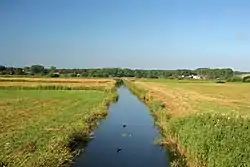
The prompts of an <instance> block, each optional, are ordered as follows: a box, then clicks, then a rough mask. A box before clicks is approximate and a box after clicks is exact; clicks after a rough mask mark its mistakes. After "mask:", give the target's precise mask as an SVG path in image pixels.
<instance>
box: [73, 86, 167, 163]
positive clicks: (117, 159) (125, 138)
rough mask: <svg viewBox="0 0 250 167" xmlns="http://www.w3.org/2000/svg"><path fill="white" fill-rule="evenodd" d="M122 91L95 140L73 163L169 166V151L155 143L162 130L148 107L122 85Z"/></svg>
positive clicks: (101, 124)
mask: <svg viewBox="0 0 250 167" xmlns="http://www.w3.org/2000/svg"><path fill="white" fill-rule="evenodd" d="M118 94H119V100H118V102H117V103H114V104H112V105H111V106H110V107H109V113H108V116H107V117H106V119H104V120H102V121H101V123H100V125H99V128H98V129H96V131H95V138H94V140H92V141H91V142H90V143H89V144H88V146H87V147H86V148H85V150H84V152H83V153H82V154H81V155H80V156H79V157H77V158H76V162H75V163H74V164H73V165H72V166H73V167H168V166H169V162H168V157H167V153H166V151H165V150H164V149H161V148H160V147H159V146H157V145H155V144H154V139H155V138H156V137H157V136H158V135H159V133H158V131H157V129H156V128H155V127H154V120H153V118H152V116H151V115H150V111H149V109H148V107H147V106H146V105H145V104H144V103H142V102H141V101H140V100H139V99H138V98H137V97H136V96H134V95H133V94H132V93H131V92H130V91H129V90H128V89H127V88H126V87H121V88H119V89H118ZM123 125H126V127H123ZM118 150H119V152H117V151H118Z"/></svg>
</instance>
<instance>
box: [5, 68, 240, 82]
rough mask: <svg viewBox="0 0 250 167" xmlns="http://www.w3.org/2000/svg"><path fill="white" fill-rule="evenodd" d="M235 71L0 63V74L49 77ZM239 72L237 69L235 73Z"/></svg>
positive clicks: (210, 75)
mask: <svg viewBox="0 0 250 167" xmlns="http://www.w3.org/2000/svg"><path fill="white" fill-rule="evenodd" d="M235 73H236V72H234V71H233V70H232V69H230V68H224V69H211V68H198V69H195V70H190V69H177V70H145V69H144V70H143V69H128V68H95V69H86V68H85V69H66V68H62V69H59V68H56V67H54V66H51V67H50V68H45V67H44V66H42V65H32V66H30V67H23V68H16V67H5V66H3V65H0V75H31V76H32V75H35V76H50V77H137V78H179V79H181V78H192V77H196V78H197V77H199V79H228V78H232V77H233V76H234V74H235ZM238 73H239V72H238V71H237V74H238Z"/></svg>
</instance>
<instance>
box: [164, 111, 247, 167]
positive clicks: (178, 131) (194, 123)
mask: <svg viewBox="0 0 250 167" xmlns="http://www.w3.org/2000/svg"><path fill="white" fill-rule="evenodd" d="M249 128H250V120H249V119H244V118H242V117H236V116H233V115H221V114H215V115H211V114H199V115H192V116H188V117H183V118H172V119H170V121H169V122H168V130H167V131H166V133H167V134H166V135H165V136H167V137H169V138H176V139H177V140H178V145H180V146H181V147H182V148H184V149H185V156H186V158H187V160H188V162H189V163H190V164H192V166H206V167H214V166H220V167H232V166H242V167H245V166H250V154H249V153H250V145H249V143H250V130H249ZM190 166H191V165H190Z"/></svg>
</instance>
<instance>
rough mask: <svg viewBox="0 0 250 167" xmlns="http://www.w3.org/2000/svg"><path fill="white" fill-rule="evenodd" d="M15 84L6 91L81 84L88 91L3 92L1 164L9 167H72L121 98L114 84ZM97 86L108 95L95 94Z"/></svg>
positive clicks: (0, 101) (47, 81)
mask: <svg viewBox="0 0 250 167" xmlns="http://www.w3.org/2000/svg"><path fill="white" fill-rule="evenodd" d="M11 79H12V80H11V81H2V82H1V85H4V87H9V88H11V87H15V86H16V85H18V86H19V85H20V86H22V88H24V87H26V88H30V86H31V85H30V84H34V85H35V86H37V85H40V84H54V85H58V84H59V85H60V86H67V87H73V86H75V85H74V84H82V85H86V86H88V87H89V90H73V89H72V90H46V89H42V90H33V89H30V90H29V89H19V88H20V87H19V88H18V89H7V90H5V89H1V90H0V127H1V128H0V151H1V154H0V164H5V165H7V166H8V167H12V166H13V167H22V166H25V167H35V166H48V167H49V166H53V167H54V166H63V165H65V164H68V163H70V162H71V161H72V160H73V158H74V156H75V155H76V153H77V152H78V151H79V148H80V145H83V144H85V143H86V142H87V141H88V140H89V137H90V133H91V131H92V130H93V128H95V127H96V126H97V122H98V120H100V119H101V118H103V117H104V116H105V115H106V114H107V111H106V110H107V106H108V103H109V102H111V101H112V100H113V99H114V98H115V97H116V93H115V92H114V91H113V90H112V89H113V88H114V85H115V84H114V83H115V81H112V80H102V79H100V80H94V79H93V80H92V79H90V80H88V79H85V80H84V81H83V80H73V81H74V82H73V83H72V80H70V81H71V82H67V80H62V79H58V80H57V79H56V80H54V79H53V80H51V79H45V80H44V79H41V80H39V79H35V80H34V79H33V78H31V79H27V78H25V79H26V80H30V81H31V82H29V81H27V82H26V81H24V80H21V81H20V80H19V79H15V80H13V78H11ZM44 81H45V82H44ZM59 81H60V82H59ZM104 81H105V82H104ZM97 82H99V83H97ZM96 85H98V86H100V85H101V86H100V87H105V88H106V89H105V90H109V91H103V90H104V89H103V90H102V89H100V90H96ZM32 86H33V85H32ZM16 88H17V87H16ZM44 88H45V87H44ZM92 88H93V90H92ZM81 148H82V147H81Z"/></svg>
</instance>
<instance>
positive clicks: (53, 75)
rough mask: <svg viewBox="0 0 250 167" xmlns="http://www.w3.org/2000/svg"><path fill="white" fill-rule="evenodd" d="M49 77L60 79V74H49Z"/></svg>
mask: <svg viewBox="0 0 250 167" xmlns="http://www.w3.org/2000/svg"><path fill="white" fill-rule="evenodd" d="M50 77H51V78H58V77H60V74H58V73H52V74H50Z"/></svg>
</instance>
